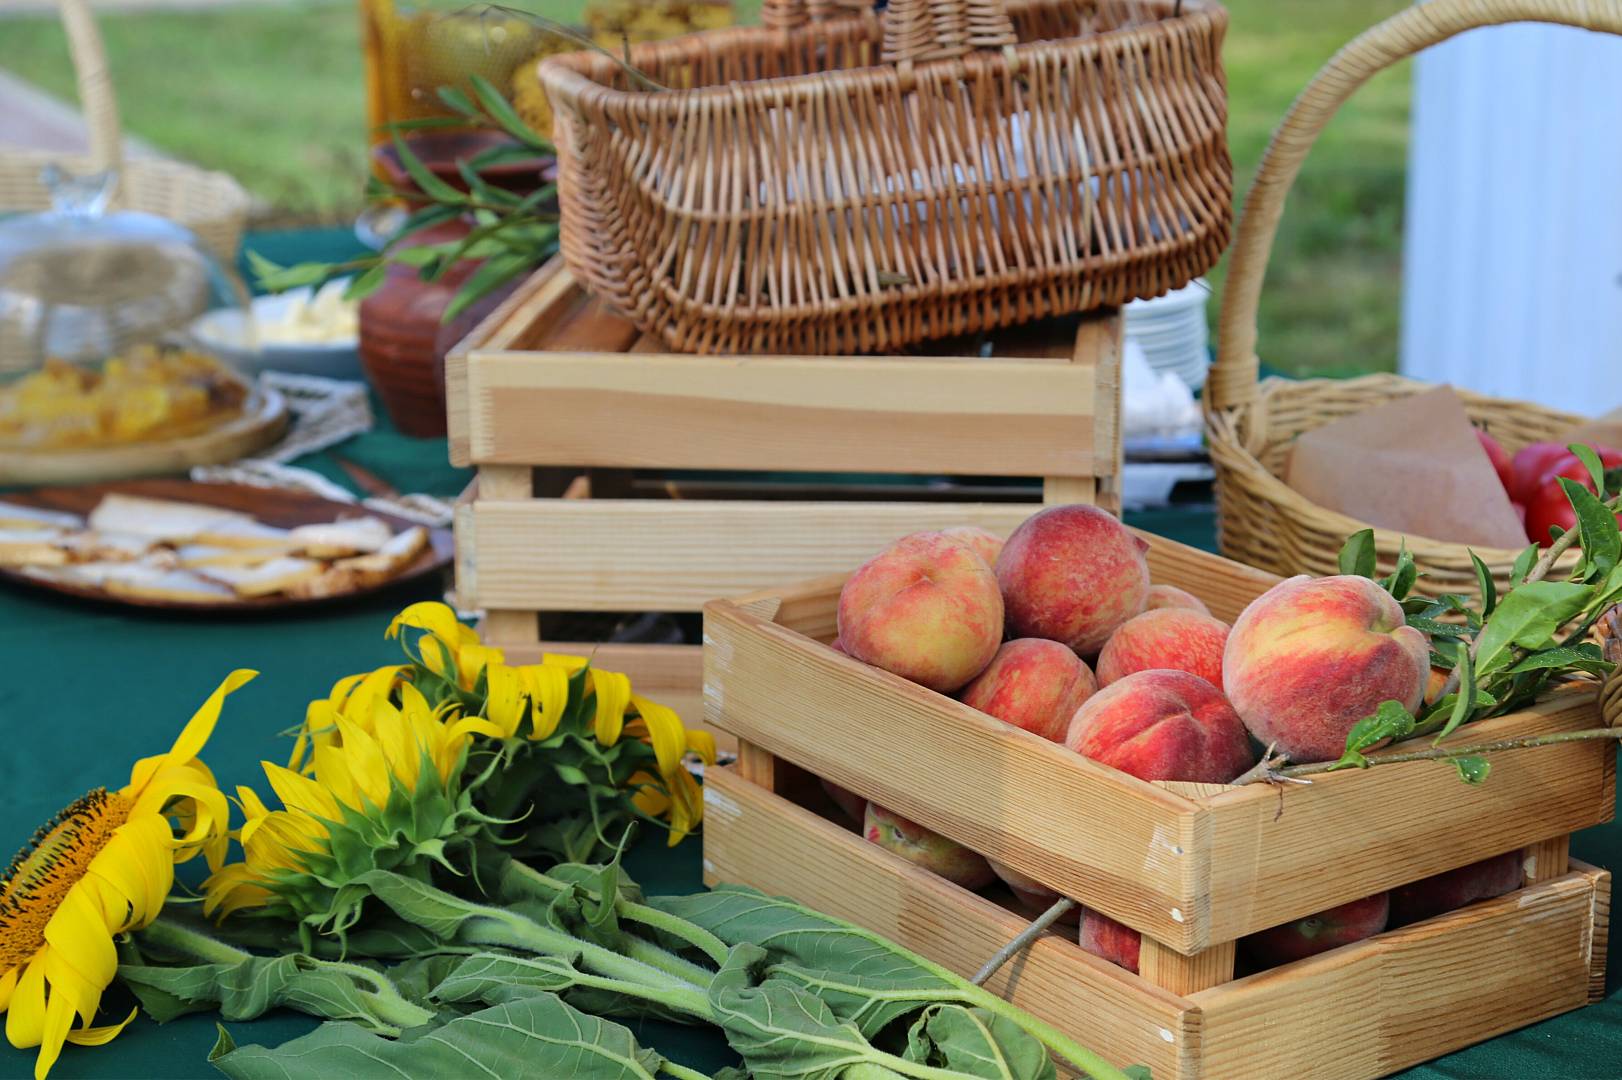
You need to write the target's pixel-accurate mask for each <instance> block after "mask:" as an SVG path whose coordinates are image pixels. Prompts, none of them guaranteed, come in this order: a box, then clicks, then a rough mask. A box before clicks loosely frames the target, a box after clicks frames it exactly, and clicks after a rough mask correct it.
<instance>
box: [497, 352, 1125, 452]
mask: <svg viewBox="0 0 1622 1080" xmlns="http://www.w3.org/2000/svg"><path fill="white" fill-rule="evenodd" d="M467 364H468V367H467V372H468V392H467V395H468V396H467V408H468V410H469V416H470V421H471V423H470V439H471V454H472V459H473V460H474V461H475V462H478V463H487V462H500V463H511V464H516V463H525V464H531V465H537V464H558V465H585V466H605V467H629V468H683V469H751V470H800V471H811V472H903V473H928V474H933V473H958V474H966V475H977V476H1091V475H1093V473H1094V472H1095V470H1096V466H1097V462H1096V458H1097V449H1096V448H1097V445H1098V442H1099V440H1098V438H1097V437H1096V435H1095V433H1094V430H1093V411H1094V408H1095V405H1096V402H1097V395H1096V392H1095V385H1094V383H1095V376H1096V373H1095V370H1094V368H1093V367H1092V365H1090V364H1083V363H1064V362H1053V361H1046V360H1034V359H1032V360H1007V359H987V360H960V359H938V358H930V357H878V358H867V357H743V356H685V355H675V354H657V353H607V352H589V353H588V352H579V353H567V352H544V353H541V352H534V353H499V352H490V351H485V350H478V351H474V352H472V353H471V354H470V355H469V357H468V361H467ZM538 417H544V422H537V418H538Z"/></svg>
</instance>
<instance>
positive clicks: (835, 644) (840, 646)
mask: <svg viewBox="0 0 1622 1080" xmlns="http://www.w3.org/2000/svg"><path fill="white" fill-rule="evenodd" d="M828 648H830V649H832V650H833V651H834V652H836V653H838V654H839V655H840V656H849V655H850V653H849V652H848V651H846V649H845V643H844V642H843V641H840V640H839V639H838V638H834V639H833V640H832V641H830V642H828Z"/></svg>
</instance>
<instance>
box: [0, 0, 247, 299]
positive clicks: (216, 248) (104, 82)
mask: <svg viewBox="0 0 1622 1080" xmlns="http://www.w3.org/2000/svg"><path fill="white" fill-rule="evenodd" d="M61 9H62V25H63V27H64V28H65V29H66V31H67V37H68V48H69V51H70V52H71V53H72V55H73V67H74V71H75V73H76V75H77V77H78V84H79V103H80V105H81V106H82V107H83V109H84V115H85V123H86V125H87V126H88V128H89V131H90V153H89V155H87V156H75V155H71V154H68V155H65V154H57V153H49V152H41V151H32V150H28V151H16V150H7V151H5V152H4V153H3V154H0V213H5V212H8V211H15V210H47V209H49V208H50V205H51V197H50V191H49V190H48V188H47V187H46V185H45V182H44V181H43V180H42V179H41V174H42V172H43V171H44V169H45V167H46V166H47V165H52V164H55V165H60V166H62V167H63V168H65V169H67V170H68V171H69V172H73V173H89V172H106V171H116V172H117V173H118V183H117V187H116V189H115V191H114V194H113V198H112V205H113V206H115V207H118V208H121V209H126V210H140V211H144V212H146V213H149V214H157V215H159V216H161V217H166V218H168V219H170V220H171V221H177V222H179V223H180V224H182V225H184V226H186V228H188V229H190V230H192V231H193V232H194V233H196V234H197V236H198V238H199V239H200V240H201V241H202V242H203V244H204V245H205V246H206V247H207V248H208V249H209V251H210V252H212V253H213V254H214V256H215V257H216V258H218V259H219V260H220V261H221V263H222V265H224V266H225V267H226V268H227V270H231V271H234V269H235V266H236V258H237V246H238V244H240V242H241V240H242V230H243V227H244V225H245V223H246V222H247V217H248V207H249V201H248V195H247V193H246V192H244V191H243V190H242V187H241V185H239V184H238V183H237V182H236V181H235V180H233V179H232V178H231V177H229V176H227V175H225V174H224V173H219V172H208V171H206V170H203V169H199V168H197V167H196V166H195V165H188V164H186V163H184V162H180V161H168V160H164V159H161V158H131V159H128V160H126V159H125V157H124V151H123V145H124V144H123V138H122V135H121V132H120V128H119V123H118V106H117V103H116V101H115V100H114V97H113V87H112V81H111V79H110V78H109V77H108V74H107V55H106V52H105V50H104V49H103V48H102V43H101V35H100V34H99V33H98V32H97V31H96V23H95V20H94V19H93V18H92V17H91V14H90V9H89V7H88V6H87V5H86V2H85V0H61Z"/></svg>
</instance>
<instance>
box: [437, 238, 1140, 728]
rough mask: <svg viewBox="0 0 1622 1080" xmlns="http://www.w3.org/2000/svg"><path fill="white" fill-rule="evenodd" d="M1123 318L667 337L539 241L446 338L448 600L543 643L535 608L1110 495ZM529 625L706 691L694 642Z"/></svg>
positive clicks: (667, 606) (655, 590)
mask: <svg viewBox="0 0 1622 1080" xmlns="http://www.w3.org/2000/svg"><path fill="white" fill-rule="evenodd" d="M1120 335H1121V323H1120V319H1119V318H1118V316H1117V314H1116V313H1114V312H1104V313H1100V314H1095V315H1092V316H1089V317H1086V318H1080V317H1078V318H1075V319H1071V320H1068V321H1066V322H1064V323H1058V324H1056V323H1048V324H1044V325H1042V326H1038V327H1033V328H1029V329H1025V330H1021V331H1010V332H1007V333H1005V334H1000V335H998V336H997V338H996V345H995V349H994V350H993V351H994V353H995V355H992V356H989V357H982V356H980V355H978V353H976V352H972V351H970V350H971V349H978V348H979V344H978V343H966V342H957V343H951V344H949V345H947V346H943V347H944V348H948V349H950V348H955V349H958V350H961V351H963V352H964V355H959V356H953V355H940V356H935V355H929V356H925V355H909V356H879V357H785V356H748V357H729V356H685V355H672V354H668V353H665V352H663V351H660V350H661V349H662V346H661V345H659V344H658V343H657V342H654V341H651V340H650V339H646V338H642V337H640V336H639V335H638V333H637V331H636V330H635V328H634V327H632V326H631V324H630V323H629V322H627V321H625V320H624V319H622V318H619V317H617V316H615V315H613V314H612V313H610V312H608V311H607V310H606V309H604V308H603V307H602V306H601V305H600V304H598V303H596V302H594V301H592V300H591V299H590V298H588V297H587V296H586V295H585V294H584V293H583V292H582V291H581V290H580V288H579V287H578V286H577V285H576V283H575V282H574V280H573V279H572V278H571V277H570V276H569V274H568V272H567V271H566V270H564V269H563V268H562V266H561V263H559V262H553V263H551V264H548V265H547V266H546V267H544V268H542V270H541V271H539V272H538V273H537V274H536V275H535V276H534V277H533V278H532V279H531V280H530V281H529V282H528V283H527V284H526V285H525V286H524V287H522V288H521V289H520V290H519V291H518V292H517V293H516V294H515V295H514V296H513V297H512V298H510V299H509V300H508V301H507V302H506V303H505V304H504V305H502V307H501V308H500V309H499V310H497V311H496V312H495V313H494V314H493V315H492V316H491V317H490V318H489V319H488V320H486V321H485V322H484V323H483V324H482V325H481V326H480V327H479V328H478V329H477V330H475V331H474V333H473V334H472V335H470V336H469V337H468V338H467V339H466V340H464V341H463V342H462V343H461V344H460V345H459V346H458V347H457V349H456V350H455V351H454V352H453V353H452V354H451V356H450V357H449V358H448V360H447V362H446V373H445V377H446V396H447V401H448V408H449V425H450V447H451V460H452V461H453V462H454V463H456V464H458V465H464V466H475V467H477V469H478V479H477V481H476V484H475V486H474V487H473V488H471V489H470V490H469V492H468V494H467V495H466V496H465V497H464V499H463V502H462V505H461V507H460V508H459V510H458V513H457V518H456V546H457V565H456V570H457V593H458V599H459V602H460V604H461V605H462V606H463V607H467V608H481V609H483V610H484V611H485V612H486V615H485V625H484V632H485V634H486V636H487V638H488V639H489V640H491V641H492V642H493V643H494V644H497V645H500V646H502V647H504V648H506V649H507V650H508V652H509V654H510V655H512V656H513V657H514V658H516V659H521V660H523V659H528V658H530V657H532V656H534V655H536V654H538V653H539V652H540V651H541V650H542V644H541V633H540V627H539V622H538V618H537V613H541V612H559V611H569V612H578V611H609V612H618V611H657V612H698V611H699V610H701V608H702V606H703V604H704V603H705V602H706V601H708V600H710V599H712V598H714V597H717V596H735V595H738V594H740V593H743V592H747V591H750V590H754V589H759V588H763V587H765V586H768V585H771V584H775V583H777V582H781V581H785V580H790V579H793V578H796V577H800V576H803V575H805V574H806V573H808V572H809V573H820V572H832V571H836V570H844V569H846V568H848V567H850V566H854V565H856V564H857V563H860V562H861V561H862V560H864V559H865V558H867V557H868V556H869V555H871V554H872V553H873V552H874V551H876V550H878V549H879V548H881V547H883V546H884V545H885V544H887V543H889V542H890V541H892V540H894V539H896V538H898V537H900V536H903V535H905V534H907V533H910V532H915V531H917V530H919V529H927V528H931V527H943V526H948V525H958V524H974V525H981V526H984V527H986V528H988V529H991V530H993V531H995V532H998V533H1002V534H1006V533H1007V532H1009V531H1010V530H1012V529H1013V527H1014V526H1015V525H1017V524H1018V523H1019V522H1020V521H1022V520H1024V518H1025V517H1027V516H1028V515H1029V513H1030V512H1031V509H1032V504H1033V503H1038V502H1049V503H1054V502H1066V503H1068V502H1097V503H1099V504H1100V505H1104V506H1107V507H1111V508H1116V507H1117V502H1116V490H1117V489H1116V481H1117V477H1118V475H1119V472H1120V445H1121V440H1120V434H1119V427H1118V413H1119V402H1120V393H1119V358H1120V340H1121V339H1120ZM637 470H641V471H642V472H637ZM648 470H662V471H669V470H683V471H684V473H683V475H684V477H685V478H684V479H683V480H682V481H681V482H680V483H677V484H671V483H666V482H664V481H660V480H658V479H654V480H651V481H650V480H648V479H647V477H646V475H645V473H646V471H648ZM738 471H746V472H751V473H771V474H781V473H801V474H819V475H824V476H825V474H848V473H862V474H903V475H906V474H911V475H915V476H938V475H947V476H952V477H956V478H959V479H958V480H957V481H956V482H955V483H954V484H953V485H952V490H951V491H950V492H948V493H946V495H949V496H950V498H948V497H946V495H943V494H941V493H940V492H938V491H937V490H934V489H932V488H916V487H915V488H913V489H911V490H908V491H905V492H897V491H895V490H893V489H888V488H884V487H873V486H871V485H866V486H863V485H852V484H845V483H841V482H840V481H839V480H838V479H837V477H836V479H835V480H833V481H828V480H826V479H824V480H822V481H819V482H818V483H815V484H793V483H782V482H778V483H775V484H771V483H762V482H760V481H759V480H754V479H751V480H748V481H738V480H736V479H717V478H716V477H715V475H713V474H723V475H724V474H726V473H733V472H738ZM695 474H696V475H695ZM1005 477H1025V478H1029V479H1030V481H1031V482H1030V484H1029V485H1027V487H1026V488H1025V489H1024V490H1023V491H1022V492H1019V493H1016V494H1015V495H1013V496H1012V497H1014V498H1023V499H1025V500H1026V501H1024V502H1009V501H993V499H1007V498H1009V497H1010V495H1009V493H1008V491H1007V489H1005V488H998V487H995V486H988V484H986V483H982V482H981V481H980V480H978V479H977V478H1005ZM936 487H939V485H936ZM650 488H651V489H653V493H664V494H669V495H673V496H675V497H666V498H650V497H645V496H647V495H648V494H650V490H649V489H650ZM639 496H641V497H639ZM920 496H921V497H920ZM546 647H547V648H551V649H554V650H562V649H575V650H580V649H585V650H589V651H594V652H595V655H596V657H597V660H598V662H599V663H600V664H602V665H603V666H605V667H609V668H614V669H616V670H621V671H624V672H626V673H627V674H629V675H630V676H631V677H632V680H633V683H634V684H635V685H636V686H637V688H638V689H639V690H644V691H645V692H646V693H648V694H649V695H650V696H654V697H656V698H659V699H660V700H663V701H666V702H667V703H669V704H671V705H672V706H674V707H676V708H677V709H678V710H679V711H681V712H682V713H683V715H684V716H694V717H696V716H697V715H699V714H700V713H701V712H702V708H701V705H700V700H701V685H702V679H703V661H702V658H701V651H700V648H699V646H698V645H696V644H694V645H689V646H648V645H631V646H626V645H610V646H602V647H598V646H596V645H593V644H590V643H585V644H582V643H578V642H576V643H569V642H561V643H548V644H547V646H546Z"/></svg>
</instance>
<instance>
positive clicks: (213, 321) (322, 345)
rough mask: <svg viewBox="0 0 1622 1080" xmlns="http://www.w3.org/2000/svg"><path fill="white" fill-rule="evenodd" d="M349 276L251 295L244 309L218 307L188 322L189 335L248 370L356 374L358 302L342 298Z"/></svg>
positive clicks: (352, 376)
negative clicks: (315, 285)
mask: <svg viewBox="0 0 1622 1080" xmlns="http://www.w3.org/2000/svg"><path fill="white" fill-rule="evenodd" d="M348 287H349V281H348V280H347V279H342V280H336V281H329V282H327V283H326V284H325V285H322V286H321V287H320V288H319V289H315V288H311V287H304V288H298V289H289V290H287V291H286V292H283V293H276V294H274V295H268V296H258V297H255V298H254V300H253V303H252V304H251V305H250V306H249V307H248V308H246V309H241V308H236V309H220V310H217V311H210V312H208V313H206V314H204V315H202V316H200V317H199V318H198V319H197V320H196V321H194V322H193V323H192V324H191V337H192V340H193V341H194V342H195V343H196V344H197V345H198V346H199V347H201V348H202V349H204V350H206V351H208V352H211V353H214V354H215V355H217V356H220V357H221V358H223V359H225V360H228V361H230V362H231V363H232V364H233V365H235V366H236V368H237V369H238V370H239V371H241V372H243V373H244V374H247V375H257V374H258V373H259V372H261V371H284V372H288V373H291V374H294V375H322V376H325V377H327V378H329V379H360V378H361V377H362V375H361V367H360V353H359V352H358V350H357V344H358V339H359V317H358V314H357V312H358V308H359V305H358V303H357V302H356V301H353V300H346V299H344V290H345V289H347V288H348Z"/></svg>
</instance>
